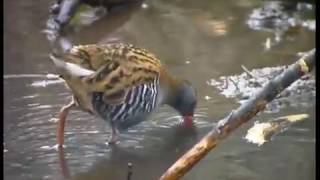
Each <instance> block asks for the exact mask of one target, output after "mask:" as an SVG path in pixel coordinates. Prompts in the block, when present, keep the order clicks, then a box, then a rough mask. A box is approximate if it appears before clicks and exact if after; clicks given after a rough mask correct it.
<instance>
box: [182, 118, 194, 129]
mask: <svg viewBox="0 0 320 180" xmlns="http://www.w3.org/2000/svg"><path fill="white" fill-rule="evenodd" d="M183 123H184V125H186V126H188V127H190V126H192V125H193V116H184V117H183Z"/></svg>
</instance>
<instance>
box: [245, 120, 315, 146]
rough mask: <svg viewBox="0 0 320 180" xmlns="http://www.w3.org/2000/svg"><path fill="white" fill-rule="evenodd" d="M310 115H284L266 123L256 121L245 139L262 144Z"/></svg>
mask: <svg viewBox="0 0 320 180" xmlns="http://www.w3.org/2000/svg"><path fill="white" fill-rule="evenodd" d="M308 117H309V115H308V114H297V115H290V116H283V117H280V118H277V119H275V120H271V121H268V122H264V123H255V124H254V126H253V127H252V128H250V129H249V130H248V131H247V135H246V136H245V139H246V140H247V141H248V142H250V143H253V144H257V145H258V146H261V145H263V144H264V143H265V142H268V141H270V140H271V138H272V137H273V136H274V135H275V134H277V133H280V132H283V131H285V130H287V129H288V127H289V126H290V125H291V124H292V123H295V122H298V121H302V120H305V119H307V118H308Z"/></svg>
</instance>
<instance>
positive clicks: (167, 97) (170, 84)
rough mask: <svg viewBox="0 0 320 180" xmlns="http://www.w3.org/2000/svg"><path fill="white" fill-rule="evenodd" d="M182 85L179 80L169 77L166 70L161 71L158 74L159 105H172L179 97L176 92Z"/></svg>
mask: <svg viewBox="0 0 320 180" xmlns="http://www.w3.org/2000/svg"><path fill="white" fill-rule="evenodd" d="M182 83H183V82H182V80H181V79H179V78H177V77H174V76H172V75H170V74H169V73H168V72H167V71H166V70H162V71H161V73H160V98H159V100H160V103H161V104H168V105H172V104H173V103H174V102H175V100H176V97H177V96H178V95H179V94H178V93H179V91H178V90H179V87H181V85H182Z"/></svg>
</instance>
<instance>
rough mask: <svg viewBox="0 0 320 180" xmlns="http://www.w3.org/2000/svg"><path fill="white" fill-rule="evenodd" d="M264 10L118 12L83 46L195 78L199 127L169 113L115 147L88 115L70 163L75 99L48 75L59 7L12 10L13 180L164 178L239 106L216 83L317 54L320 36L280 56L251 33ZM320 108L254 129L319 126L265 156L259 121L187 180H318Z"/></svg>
mask: <svg viewBox="0 0 320 180" xmlns="http://www.w3.org/2000/svg"><path fill="white" fill-rule="evenodd" d="M259 2H260V1H253V0H252V1H250V0H239V1H212V2H211V1H204V0H203V1H165V0H163V1H147V4H148V7H147V8H146V9H143V8H135V9H130V10H124V11H117V12H115V13H113V14H111V15H110V16H107V17H105V18H103V19H101V20H98V21H97V22H96V23H95V24H94V26H91V27H86V28H83V29H81V30H80V31H79V32H78V33H77V34H75V35H74V36H73V37H72V38H73V39H74V42H75V43H103V42H107V41H108V40H109V39H113V38H116V39H120V40H121V41H124V42H129V43H133V44H136V45H138V46H141V47H144V48H146V49H148V50H150V51H151V52H154V53H155V54H156V55H157V56H158V57H159V59H161V60H162V62H163V63H164V64H165V65H166V66H167V67H168V69H169V70H170V71H171V72H172V73H174V74H177V75H179V76H181V77H184V78H186V79H188V80H189V81H190V82H192V84H193V85H194V86H195V88H196V89H197V91H198V99H199V102H198V108H197V112H196V118H195V121H196V128H194V129H184V128H181V127H180V126H178V121H179V117H178V116H177V114H176V113H175V112H174V111H173V110H172V109H170V108H168V107H161V108H160V109H158V110H157V111H156V112H155V113H154V115H153V116H152V117H151V118H150V119H149V120H148V121H146V122H144V123H141V124H139V125H137V126H135V127H132V128H130V129H129V130H128V132H125V133H123V134H122V135H121V136H120V140H121V142H120V144H118V145H117V146H116V147H110V146H107V145H106V144H105V142H106V140H107V139H108V137H109V135H110V129H109V127H108V126H107V124H106V123H105V122H104V121H102V120H100V119H98V118H95V117H93V116H91V115H88V114H86V113H84V112H80V111H73V112H72V113H71V114H70V116H69V117H68V121H67V125H66V132H65V144H66V147H65V149H64V152H63V154H62V153H60V154H59V153H58V152H57V151H56V150H55V149H54V148H52V147H53V146H54V145H55V128H56V123H55V121H54V117H55V116H56V115H57V112H58V111H59V108H60V107H61V106H63V105H64V104H66V103H68V101H69V100H70V99H71V96H70V95H71V94H70V92H69V91H68V90H67V89H66V88H65V86H64V85H63V84H62V83H61V82H59V81H56V80H55V79H48V77H46V74H48V73H53V74H54V73H55V71H54V68H53V64H52V63H51V61H50V60H49V58H48V53H49V52H50V51H51V50H50V45H49V42H48V40H47V39H46V36H45V35H44V34H43V33H41V31H42V30H43V29H44V28H45V24H46V20H47V18H48V7H49V4H51V3H52V2H51V1H32V2H31V1H24V0H16V1H10V0H5V1H4V7H5V9H4V10H5V15H6V16H5V19H4V121H3V123H4V177H5V179H8V180H20V179H23V180H27V179H32V180H34V179H64V178H67V177H69V178H71V179H79V180H80V179H81V180H82V179H83V180H84V179H90V180H91V179H92V180H95V179H96V180H98V179H125V178H126V176H127V163H128V162H131V163H132V164H133V176H132V180H134V179H157V178H158V177H160V176H161V174H162V173H163V172H164V171H165V170H166V169H167V168H168V167H169V166H170V165H171V164H172V163H173V162H174V161H175V160H176V159H177V158H179V157H180V156H181V155H182V154H183V153H184V152H185V151H186V150H187V149H189V148H190V147H191V146H192V145H193V144H195V143H196V142H197V141H198V140H199V139H200V138H201V137H202V136H203V135H205V133H206V132H208V131H209V130H210V128H211V127H212V126H213V125H215V123H216V122H217V121H218V120H219V119H220V118H222V117H224V116H225V115H227V114H228V113H229V111H230V110H231V109H233V108H236V107H237V106H238V105H239V104H237V103H236V101H235V100H233V99H227V98H225V97H223V96H222V95H219V94H218V91H217V90H216V89H214V88H213V87H212V86H209V85H208V84H207V82H208V81H209V80H210V79H212V78H214V79H217V78H219V77H220V76H227V75H232V74H240V73H242V69H241V66H240V65H241V64H243V65H245V66H246V67H247V68H248V69H252V68H262V67H266V66H277V65H285V64H290V63H293V62H294V60H295V59H294V57H295V56H294V55H295V53H297V52H300V51H307V50H309V49H311V48H313V47H315V33H314V32H313V31H310V30H308V29H303V28H302V29H300V30H299V31H298V32H297V33H296V34H294V35H291V36H290V37H289V38H286V39H284V40H283V41H282V42H280V43H279V44H277V45H276V46H275V47H273V48H271V50H269V51H266V50H265V48H264V46H263V44H264V42H265V41H266V39H267V38H273V37H274V34H273V33H272V32H269V31H254V30H252V29H250V28H249V27H248V26H247V25H246V23H245V22H246V18H247V17H248V15H249V13H250V12H251V10H252V9H253V8H255V7H257V6H259ZM314 104H315V102H314V101H313V102H310V105H309V106H298V107H296V106H293V107H287V108H285V109H282V110H281V111H280V112H279V113H273V114H267V113H262V114H260V115H259V116H258V117H257V118H255V119H254V120H260V121H263V120H268V119H272V118H274V117H279V116H283V115H290V114H298V113H307V114H309V115H310V118H309V119H307V120H306V121H304V122H301V123H299V124H296V125H294V126H292V127H291V128H290V129H288V131H286V132H284V133H282V134H280V135H278V136H276V137H275V139H274V140H273V141H271V142H269V143H267V144H265V145H264V146H262V147H257V146H256V145H252V144H249V143H247V142H246V141H245V140H244V139H243V136H245V134H246V131H247V130H248V128H250V127H251V126H252V125H253V123H254V120H252V121H251V122H249V123H247V124H245V125H244V126H242V127H240V128H239V129H238V130H237V131H236V132H234V133H233V134H232V135H231V136H230V137H229V138H228V139H227V140H225V141H224V142H223V143H222V144H221V145H219V146H218V147H217V148H216V149H214V150H213V151H212V152H210V153H209V154H208V155H207V156H206V158H204V159H203V160H202V161H201V162H200V163H199V164H198V165H197V166H195V167H194V168H193V169H192V170H191V171H190V172H189V173H188V174H187V175H186V176H185V177H184V178H183V179H201V180H209V179H225V180H226V179H232V180H236V179H237V180H240V179H281V180H285V179H288V180H289V179H290V180H295V179H297V180H298V179H299V180H300V179H315V113H314V112H315V105H314Z"/></svg>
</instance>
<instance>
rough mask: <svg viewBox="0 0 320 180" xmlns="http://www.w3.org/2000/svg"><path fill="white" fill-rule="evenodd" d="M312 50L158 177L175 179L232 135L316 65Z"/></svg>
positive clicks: (162, 179)
mask: <svg viewBox="0 0 320 180" xmlns="http://www.w3.org/2000/svg"><path fill="white" fill-rule="evenodd" d="M315 51H316V50H315V49H313V50H311V51H309V52H308V53H306V55H305V56H304V57H302V58H300V59H299V60H298V61H297V62H296V63H294V64H292V65H291V66H289V67H288V69H286V70H285V71H284V72H283V73H282V74H280V75H278V76H277V77H276V78H275V79H273V80H271V81H269V83H268V84H267V85H265V86H264V87H263V88H262V89H261V91H259V92H257V93H256V95H255V96H253V97H252V98H250V99H249V100H248V101H247V102H246V103H244V104H242V105H241V106H240V107H239V108H238V109H236V110H234V111H232V113H230V115H229V116H228V117H226V118H224V119H222V120H220V121H219V122H218V125H217V126H215V127H213V129H212V130H211V131H210V132H209V133H208V134H207V135H206V136H205V137H203V138H202V139H201V140H200V142H198V143H197V144H196V145H194V146H193V147H192V148H191V149H190V150H189V151H188V152H187V153H186V154H184V155H183V156H182V157H180V159H178V160H177V161H176V162H175V163H174V164H173V165H172V166H171V167H170V168H169V169H168V170H167V171H166V172H165V173H164V174H163V175H162V176H161V177H160V180H174V179H179V178H181V177H183V176H184V175H185V174H186V173H187V172H188V171H189V170H190V169H191V168H192V167H193V166H194V165H195V164H196V163H197V162H199V161H200V160H201V159H202V158H203V157H204V156H205V155H206V154H207V153H208V152H209V151H210V150H211V149H213V148H214V147H216V146H217V145H218V143H219V142H220V141H221V140H223V139H224V138H226V137H227V136H228V135H230V134H231V132H233V131H234V130H235V129H237V128H238V127H239V126H240V125H242V124H244V123H245V122H247V121H249V120H250V119H251V118H253V117H254V116H255V115H256V114H257V113H258V112H260V111H262V110H263V109H264V108H265V107H266V105H267V103H269V102H270V101H272V100H273V99H274V98H276V96H277V95H278V94H279V93H280V92H281V91H283V90H284V89H285V88H287V87H288V86H289V85H291V84H292V83H293V82H294V81H296V80H298V79H299V78H300V77H301V76H303V75H304V74H306V73H308V72H311V70H312V69H313V68H314V65H315Z"/></svg>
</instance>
